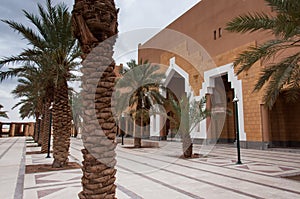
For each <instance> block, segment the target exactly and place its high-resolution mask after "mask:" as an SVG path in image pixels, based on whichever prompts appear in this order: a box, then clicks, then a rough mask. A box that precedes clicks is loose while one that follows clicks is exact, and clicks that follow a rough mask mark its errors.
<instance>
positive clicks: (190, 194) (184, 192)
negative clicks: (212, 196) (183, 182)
mask: <svg viewBox="0 0 300 199" xmlns="http://www.w3.org/2000/svg"><path fill="white" fill-rule="evenodd" d="M117 167H119V168H121V169H124V170H127V171H129V172H132V173H134V171H132V170H131V169H128V168H126V167H124V166H120V165H119V166H117ZM134 174H135V175H138V176H141V177H143V178H146V179H148V180H151V181H152V182H155V183H158V184H160V185H162V186H165V187H168V188H169V189H173V190H175V191H177V192H179V193H181V194H184V195H187V196H189V197H192V198H195V199H204V198H202V197H199V196H197V195H195V194H192V193H190V192H187V191H185V190H182V189H180V188H177V187H174V186H172V185H169V184H167V183H164V182H161V181H160V180H157V179H155V178H152V177H149V176H146V175H144V174H141V173H134Z"/></svg>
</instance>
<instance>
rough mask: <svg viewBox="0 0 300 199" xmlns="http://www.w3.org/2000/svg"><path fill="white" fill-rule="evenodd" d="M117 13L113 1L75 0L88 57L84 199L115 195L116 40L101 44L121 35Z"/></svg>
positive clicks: (77, 29) (85, 72)
mask: <svg viewBox="0 0 300 199" xmlns="http://www.w3.org/2000/svg"><path fill="white" fill-rule="evenodd" d="M117 12H118V11H117V10H116V8H115V3H114V1H113V0H101V1H100V0H95V1H89V0H75V5H74V9H73V29H74V35H75V37H76V38H78V40H79V42H80V45H81V49H82V51H83V55H82V58H83V59H85V60H84V61H83V68H82V73H83V76H82V93H81V96H82V101H83V105H82V109H83V111H82V112H83V114H82V118H83V124H82V139H83V143H84V147H85V148H84V149H83V150H82V153H83V158H84V160H83V167H82V171H83V177H82V188H83V190H82V191H81V192H80V193H79V198H80V199H96V198H99V199H100V198H101V199H109V198H115V191H116V185H115V184H114V183H115V180H116V178H115V174H116V169H115V164H116V159H115V156H116V154H115V147H116V143H115V141H114V140H115V136H116V130H117V128H116V123H115V120H114V118H113V114H112V110H111V108H112V102H111V97H112V93H113V88H114V85H115V74H114V72H113V71H114V67H115V63H114V61H113V59H112V55H113V45H114V43H115V39H112V40H111V41H110V42H105V44H104V45H102V46H98V44H101V43H102V42H103V41H104V40H105V39H108V38H110V37H112V36H114V35H116V34H117ZM102 44H103V43H102ZM97 46H98V47H97ZM87 57H88V58H87ZM86 58H87V59H86ZM99 74H100V75H99ZM99 76H101V78H100V81H99ZM94 87H96V88H95V89H94V90H93V89H91V88H94ZM100 127H101V129H100Z"/></svg>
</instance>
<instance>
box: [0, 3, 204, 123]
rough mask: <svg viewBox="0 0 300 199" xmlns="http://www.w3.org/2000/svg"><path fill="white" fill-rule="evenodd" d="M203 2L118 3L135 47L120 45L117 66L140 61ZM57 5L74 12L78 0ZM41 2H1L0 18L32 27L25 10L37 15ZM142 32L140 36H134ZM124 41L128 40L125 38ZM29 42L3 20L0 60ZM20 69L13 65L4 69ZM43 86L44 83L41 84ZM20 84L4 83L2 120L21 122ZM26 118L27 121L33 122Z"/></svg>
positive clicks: (0, 91) (121, 22) (123, 31)
mask: <svg viewBox="0 0 300 199" xmlns="http://www.w3.org/2000/svg"><path fill="white" fill-rule="evenodd" d="M200 1H201V0H115V3H116V7H117V8H120V11H119V15H118V23H119V34H120V35H121V36H122V35H123V36H124V35H126V37H127V38H129V39H130V45H131V47H128V46H126V43H124V42H123V43H120V44H116V45H117V46H119V48H120V49H122V50H121V52H120V53H118V52H116V54H117V55H116V57H115V59H116V63H117V64H120V63H126V62H127V61H129V60H130V59H136V55H137V46H138V44H139V43H144V42H145V41H147V39H149V38H151V36H153V35H154V34H155V33H157V32H158V31H159V30H161V29H163V28H164V27H166V26H167V25H168V24H170V23H171V22H172V21H174V20H175V19H177V18H178V17H179V16H181V15H182V14H183V13H185V12H186V11H187V10H189V9H190V8H191V7H193V6H194V5H195V4H197V3H198V2H200ZM52 2H53V4H56V3H59V2H64V3H65V4H67V6H68V7H69V8H70V9H72V6H73V4H74V0H65V1H62V0H52ZM37 3H41V4H43V5H44V3H45V0H25V1H24V0H1V4H0V19H1V20H3V19H4V20H6V19H9V20H13V21H16V22H19V23H22V24H24V25H27V26H30V23H28V21H27V20H26V18H25V17H24V15H23V12H22V10H26V11H28V12H30V13H37ZM136 32H138V33H139V37H136V36H131V37H130V35H135V34H134V33H136ZM123 38H124V37H123ZM26 45H27V43H26V41H25V40H23V39H22V37H21V36H20V35H18V34H17V33H16V32H14V31H13V30H12V29H10V28H9V27H8V25H6V24H5V23H3V22H1V21H0V59H1V58H3V57H8V56H12V55H17V54H19V53H20V52H21V51H22V49H24V48H26ZM8 67H17V65H16V66H13V65H8V66H3V68H2V69H1V70H3V69H5V68H8ZM41 83H42V82H41ZM16 84H17V80H16V79H9V80H5V81H3V82H2V83H0V104H2V105H3V106H4V109H2V110H5V111H8V116H9V119H4V118H0V121H21V119H20V118H19V110H18V108H15V109H14V110H11V108H12V107H13V106H14V105H15V104H16V103H17V102H18V101H19V99H14V98H13V96H12V95H11V94H10V92H11V91H12V90H13V89H14V88H15V86H16ZM32 120H33V119H32V118H30V119H25V120H24V121H32Z"/></svg>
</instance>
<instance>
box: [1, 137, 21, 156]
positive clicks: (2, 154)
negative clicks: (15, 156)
mask: <svg viewBox="0 0 300 199" xmlns="http://www.w3.org/2000/svg"><path fill="white" fill-rule="evenodd" d="M17 141H18V140H15V141H14V142H13V143H12V144H11V145H10V146H9V147H8V148H7V149H6V150H5V151H4V152H3V153H2V154H1V155H0V160H1V159H2V158H3V156H4V155H5V154H6V153H7V152H8V151H9V150H10V149H11V148H12V146H13V145H15V144H16V143H17Z"/></svg>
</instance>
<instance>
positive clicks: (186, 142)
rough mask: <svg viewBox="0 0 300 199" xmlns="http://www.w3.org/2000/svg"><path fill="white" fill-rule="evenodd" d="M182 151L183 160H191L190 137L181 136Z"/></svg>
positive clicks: (191, 147) (191, 144) (191, 146)
mask: <svg viewBox="0 0 300 199" xmlns="http://www.w3.org/2000/svg"><path fill="white" fill-rule="evenodd" d="M182 151H183V157H184V158H191V157H192V155H193V143H192V139H191V137H190V135H183V136H182Z"/></svg>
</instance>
